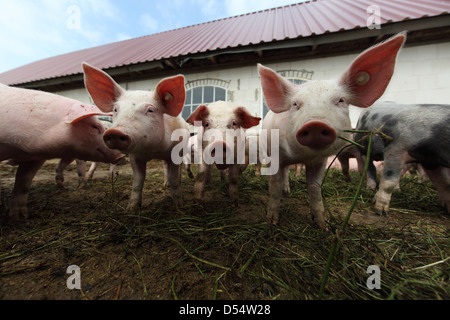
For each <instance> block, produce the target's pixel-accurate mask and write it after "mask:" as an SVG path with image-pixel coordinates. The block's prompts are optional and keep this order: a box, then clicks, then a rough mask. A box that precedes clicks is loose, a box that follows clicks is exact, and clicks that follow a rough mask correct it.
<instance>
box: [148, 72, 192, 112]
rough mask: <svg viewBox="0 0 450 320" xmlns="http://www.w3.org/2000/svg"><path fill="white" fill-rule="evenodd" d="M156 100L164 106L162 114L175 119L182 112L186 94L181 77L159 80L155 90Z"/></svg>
mask: <svg viewBox="0 0 450 320" xmlns="http://www.w3.org/2000/svg"><path fill="white" fill-rule="evenodd" d="M155 94H156V95H157V99H158V100H159V101H161V103H162V104H163V105H164V107H165V110H164V112H165V113H167V114H168V115H170V116H172V117H176V116H178V115H179V114H180V112H181V111H182V110H183V105H184V100H185V99H186V92H185V89H184V77H183V76H182V75H179V76H175V77H172V78H166V79H163V80H161V81H160V82H159V83H158V85H157V86H156V89H155Z"/></svg>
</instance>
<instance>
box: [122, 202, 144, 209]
mask: <svg viewBox="0 0 450 320" xmlns="http://www.w3.org/2000/svg"><path fill="white" fill-rule="evenodd" d="M140 207H141V206H140V205H139V204H138V203H129V204H128V205H127V208H126V209H125V210H126V211H136V210H138V209H139V208H140Z"/></svg>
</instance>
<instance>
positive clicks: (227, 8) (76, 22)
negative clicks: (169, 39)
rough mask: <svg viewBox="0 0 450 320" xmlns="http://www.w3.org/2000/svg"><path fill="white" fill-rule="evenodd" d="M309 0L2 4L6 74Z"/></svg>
mask: <svg viewBox="0 0 450 320" xmlns="http://www.w3.org/2000/svg"><path fill="white" fill-rule="evenodd" d="M302 1H304V0H125V1H124V0H0V44H1V46H0V73H2V72H5V71H8V70H10V69H14V68H16V67H19V66H22V65H25V64H28V63H30V62H33V61H36V60H40V59H44V58H48V57H52V56H55V55H59V54H63V53H67V52H72V51H75V50H81V49H85V48H90V47H94V46H98V45H102V44H105V43H111V42H115V41H120V40H126V39H130V38H135V37H140V36H144V35H148V34H153V33H157V32H162V31H167V30H171V29H176V28H180V27H185V26H189V25H193V24H197V23H202V22H206V21H211V20H215V19H221V18H225V17H230V16H234V15H239V14H245V13H249V12H254V11H258V10H264V9H269V8H274V7H278V6H283V5H287V4H292V3H297V2H302Z"/></svg>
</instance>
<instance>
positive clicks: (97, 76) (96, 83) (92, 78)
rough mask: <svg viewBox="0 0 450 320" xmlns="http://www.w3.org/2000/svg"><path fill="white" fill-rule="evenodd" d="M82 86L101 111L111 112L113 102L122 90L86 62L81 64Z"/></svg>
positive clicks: (103, 73)
mask: <svg viewBox="0 0 450 320" xmlns="http://www.w3.org/2000/svg"><path fill="white" fill-rule="evenodd" d="M82 67H83V72H84V85H85V87H86V89H87V91H88V92H89V94H90V95H91V98H92V100H94V103H95V104H96V105H97V106H98V107H99V108H100V109H101V110H102V111H103V112H111V111H113V106H114V102H116V101H117V99H118V98H119V97H120V96H121V95H122V93H123V92H124V90H123V89H122V88H121V87H120V86H119V85H118V84H117V83H116V82H115V81H114V80H113V78H111V77H110V76H109V75H108V74H107V73H105V72H103V71H102V70H100V69H97V68H95V67H93V66H90V65H89V64H87V63H86V62H83V63H82Z"/></svg>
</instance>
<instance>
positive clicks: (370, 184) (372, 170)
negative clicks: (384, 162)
mask: <svg viewBox="0 0 450 320" xmlns="http://www.w3.org/2000/svg"><path fill="white" fill-rule="evenodd" d="M364 159H365V157H364ZM376 187H377V168H376V167H375V165H374V164H373V161H372V160H370V161H369V167H368V168H367V182H366V188H367V189H371V190H375V188H376Z"/></svg>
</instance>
